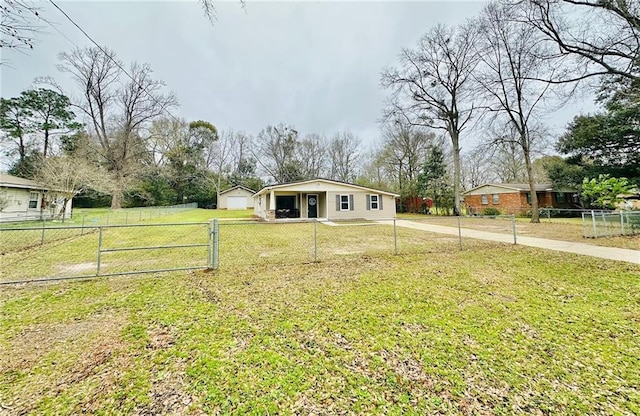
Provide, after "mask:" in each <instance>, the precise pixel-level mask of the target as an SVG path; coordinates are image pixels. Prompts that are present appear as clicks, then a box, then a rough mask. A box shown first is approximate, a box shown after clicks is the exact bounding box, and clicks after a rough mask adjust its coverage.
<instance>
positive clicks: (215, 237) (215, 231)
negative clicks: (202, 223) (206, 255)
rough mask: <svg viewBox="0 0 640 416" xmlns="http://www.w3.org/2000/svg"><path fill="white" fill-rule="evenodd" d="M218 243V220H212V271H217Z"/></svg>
mask: <svg viewBox="0 0 640 416" xmlns="http://www.w3.org/2000/svg"><path fill="white" fill-rule="evenodd" d="M219 243H220V228H219V224H218V219H217V218H215V219H214V220H213V257H212V260H213V261H212V264H211V265H212V266H213V270H217V269H218V260H219V259H218V248H219Z"/></svg>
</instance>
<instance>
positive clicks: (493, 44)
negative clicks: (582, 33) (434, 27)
mask: <svg viewBox="0 0 640 416" xmlns="http://www.w3.org/2000/svg"><path fill="white" fill-rule="evenodd" d="M478 25H479V27H480V33H481V42H479V43H478V48H481V50H480V57H481V65H480V66H479V68H478V69H479V71H478V72H477V73H476V75H475V79H476V82H477V83H478V84H479V85H480V87H481V88H482V90H483V91H484V93H485V96H486V107H487V108H488V110H489V111H490V112H491V113H493V114H494V117H493V118H491V121H493V122H495V123H502V122H503V121H502V120H505V121H504V122H505V123H506V124H507V125H508V126H510V128H511V129H513V130H514V133H515V134H514V135H509V137H508V140H507V141H514V140H515V141H516V142H517V143H518V145H519V147H520V149H521V150H522V157H523V159H524V163H525V166H526V170H527V182H528V183H529V185H530V190H531V191H530V192H531V195H532V198H531V202H532V203H531V207H532V208H531V209H532V217H531V221H532V222H539V219H538V204H537V200H536V198H535V197H534V195H535V187H534V185H535V178H534V175H533V169H532V152H533V138H534V134H533V133H534V131H535V130H536V129H538V128H539V123H538V118H539V116H541V115H542V114H544V111H545V110H548V108H545V104H547V103H548V101H552V98H553V92H554V91H553V90H552V88H551V87H552V84H549V83H545V82H542V81H538V79H554V77H555V73H556V71H558V68H557V67H555V66H554V65H553V62H552V61H549V60H545V59H541V57H544V56H549V50H548V47H549V44H548V43H545V42H543V41H542V39H541V34H540V33H539V31H537V30H536V29H535V28H533V27H531V26H530V25H526V24H524V23H523V22H521V21H519V20H518V18H517V13H516V9H515V8H514V7H512V6H510V5H509V4H506V3H498V2H493V3H490V4H489V5H488V6H487V7H486V8H485V9H484V11H483V14H482V16H481V17H480V19H479V20H478ZM500 137H502V136H501V135H499V136H497V140H498V141H500V140H499V139H500ZM502 142H504V140H502Z"/></svg>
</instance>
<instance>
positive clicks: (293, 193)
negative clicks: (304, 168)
mask: <svg viewBox="0 0 640 416" xmlns="http://www.w3.org/2000/svg"><path fill="white" fill-rule="evenodd" d="M399 197H400V196H399V195H397V194H394V193H392V192H387V191H381V190H379V189H373V188H367V187H365V186H360V185H356V184H353V183H347V182H339V181H334V180H329V179H322V178H316V179H310V180H304V181H297V182H289V183H280V184H276V185H269V186H265V187H264V188H262V189H261V190H260V191H258V192H256V194H255V195H254V199H255V202H254V213H255V215H256V216H258V217H260V218H264V219H266V220H273V219H278V218H326V219H328V220H349V219H383V218H394V217H395V216H396V198H399Z"/></svg>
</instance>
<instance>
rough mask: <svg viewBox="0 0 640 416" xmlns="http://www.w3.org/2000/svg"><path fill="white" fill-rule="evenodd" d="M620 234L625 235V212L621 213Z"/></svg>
mask: <svg viewBox="0 0 640 416" xmlns="http://www.w3.org/2000/svg"><path fill="white" fill-rule="evenodd" d="M620 234H622V235H624V212H622V211H621V212H620Z"/></svg>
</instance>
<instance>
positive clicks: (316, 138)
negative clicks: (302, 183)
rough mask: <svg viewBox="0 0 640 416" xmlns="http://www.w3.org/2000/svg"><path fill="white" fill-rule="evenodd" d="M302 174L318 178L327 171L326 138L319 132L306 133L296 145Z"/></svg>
mask: <svg viewBox="0 0 640 416" xmlns="http://www.w3.org/2000/svg"><path fill="white" fill-rule="evenodd" d="M298 159H299V160H300V162H301V169H302V176H303V177H306V178H319V177H323V176H325V173H326V171H327V140H326V139H325V138H324V137H322V136H320V135H319V134H315V133H311V134H307V135H306V136H305V137H304V138H303V139H302V140H300V143H299V145H298Z"/></svg>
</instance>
